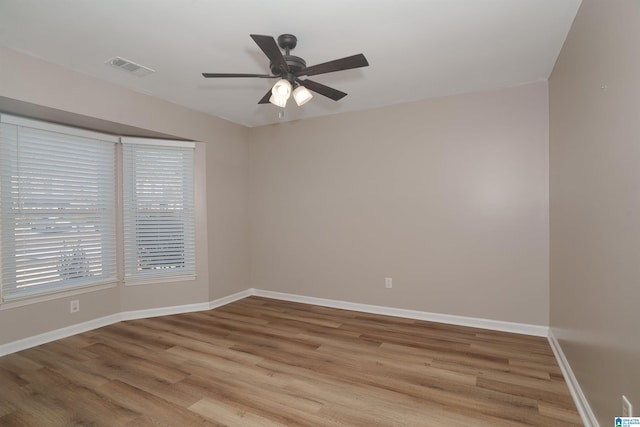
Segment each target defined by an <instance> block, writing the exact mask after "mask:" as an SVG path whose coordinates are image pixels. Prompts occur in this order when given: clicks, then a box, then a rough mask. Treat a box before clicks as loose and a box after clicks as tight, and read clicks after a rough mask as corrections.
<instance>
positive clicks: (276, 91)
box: [271, 79, 292, 101]
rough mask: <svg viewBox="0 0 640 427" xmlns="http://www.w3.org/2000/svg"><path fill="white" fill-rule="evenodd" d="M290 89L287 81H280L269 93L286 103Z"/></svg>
mask: <svg viewBox="0 0 640 427" xmlns="http://www.w3.org/2000/svg"><path fill="white" fill-rule="evenodd" d="M291 89H292V87H291V83H290V82H289V80H286V79H280V80H278V81H277V82H276V84H274V85H273V89H271V93H272V94H273V95H274V96H276V97H279V98H284V99H285V101H286V100H287V99H289V97H290V96H291Z"/></svg>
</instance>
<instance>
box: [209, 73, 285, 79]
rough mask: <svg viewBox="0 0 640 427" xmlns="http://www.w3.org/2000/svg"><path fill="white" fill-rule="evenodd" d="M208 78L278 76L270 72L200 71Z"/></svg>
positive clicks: (269, 77) (266, 77) (263, 77)
mask: <svg viewBox="0 0 640 427" xmlns="http://www.w3.org/2000/svg"><path fill="white" fill-rule="evenodd" d="M202 75H203V76H204V77H206V78H208V79H210V78H212V77H259V78H261V79H275V78H276V77H280V76H272V75H271V74H238V73H202Z"/></svg>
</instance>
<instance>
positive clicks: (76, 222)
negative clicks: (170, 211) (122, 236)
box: [0, 115, 117, 301]
mask: <svg viewBox="0 0 640 427" xmlns="http://www.w3.org/2000/svg"><path fill="white" fill-rule="evenodd" d="M116 142H117V138H116V137H110V136H108V135H102V134H99V133H94V132H88V131H83V130H80V129H73V128H67V127H63V126H56V125H49V124H46V123H41V122H37V121H32V120H26V119H20V118H17V117H11V116H5V115H2V116H0V168H1V170H0V271H1V274H0V280H1V284H2V286H1V287H0V290H1V294H2V301H11V300H15V299H20V298H25V297H28V296H32V295H36V294H43V293H50V292H57V291H61V290H68V289H75V288H79V287H85V286H92V285H96V284H102V283H108V282H115V281H116V280H117V278H116V257H115V248H116V240H115V235H116V233H115V176H114V170H115V143H116Z"/></svg>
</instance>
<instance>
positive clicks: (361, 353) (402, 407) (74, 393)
mask: <svg viewBox="0 0 640 427" xmlns="http://www.w3.org/2000/svg"><path fill="white" fill-rule="evenodd" d="M0 425H2V426H46V427H50V426H53V427H56V426H68V425H92V426H102V425H105V426H131V427H134V426H135V427H140V426H258V427H262V426H267V427H268V426H440V425H447V426H476V427H485V426H486V427H502V426H504V427H517V426H543V427H553V426H563V427H566V426H579V425H582V424H581V421H580V417H579V415H578V413H577V411H576V408H575V405H574V403H573V400H572V398H571V395H570V393H569V390H568V388H567V385H566V383H565V381H564V379H563V378H562V373H561V371H560V368H559V366H558V364H557V363H556V361H555V358H554V355H553V352H552V350H551V348H550V346H549V343H548V342H547V340H546V339H544V338H541V337H531V336H526V335H521V334H509V333H505V332H499V331H489V330H483V329H477V328H470V327H464V326H455V325H446V324H440V323H433V322H424V321H418V320H413V319H405V318H397V317H388V316H381V315H376V314H370V313H362V312H355V311H349V310H341V309H334V308H328V307H319V306H311V305H306V304H300V303H295V302H288V301H278V300H273V299H268V298H261V297H249V298H245V299H242V300H239V301H236V302H233V303H231V304H228V305H225V306H222V307H219V308H217V309H214V310H210V311H203V312H193V313H185V314H180V315H173V316H162V317H154V318H149V319H139V320H130V321H126V322H120V323H117V324H113V325H110V326H106V327H104V328H99V329H96V330H92V331H89V332H86V333H83V334H78V335H75V336H72V337H68V338H64V339H61V340H58V341H55V342H52V343H48V344H44V345H42V346H38V347H34V348H31V349H28V350H24V351H21V352H17V353H14V354H10V355H7V356H4V357H1V358H0Z"/></svg>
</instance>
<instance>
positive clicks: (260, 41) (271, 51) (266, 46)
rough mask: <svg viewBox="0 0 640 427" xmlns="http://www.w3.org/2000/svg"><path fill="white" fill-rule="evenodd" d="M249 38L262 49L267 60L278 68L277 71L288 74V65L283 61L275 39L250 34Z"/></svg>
mask: <svg viewBox="0 0 640 427" xmlns="http://www.w3.org/2000/svg"><path fill="white" fill-rule="evenodd" d="M251 38H252V39H253V41H254V42H256V44H257V45H258V46H259V47H260V49H262V51H263V52H264V54H265V55H267V58H269V60H270V61H271V62H272V63H273V64H275V66H276V67H278V70H282V71H283V72H289V65H287V62H286V61H285V60H284V57H283V56H282V52H280V48H279V47H278V44H277V43H276V41H275V39H274V38H273V37H271V36H261V35H258V34H251Z"/></svg>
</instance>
